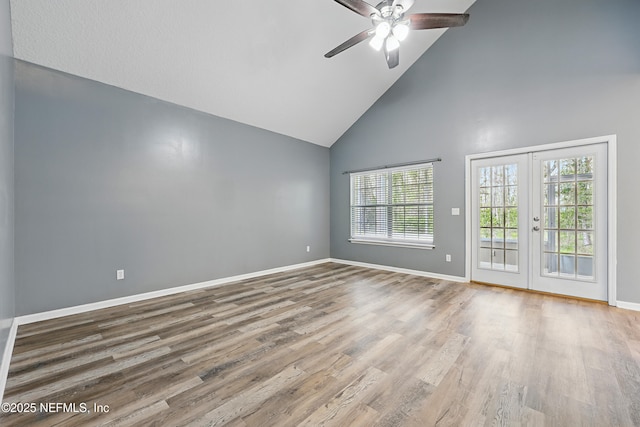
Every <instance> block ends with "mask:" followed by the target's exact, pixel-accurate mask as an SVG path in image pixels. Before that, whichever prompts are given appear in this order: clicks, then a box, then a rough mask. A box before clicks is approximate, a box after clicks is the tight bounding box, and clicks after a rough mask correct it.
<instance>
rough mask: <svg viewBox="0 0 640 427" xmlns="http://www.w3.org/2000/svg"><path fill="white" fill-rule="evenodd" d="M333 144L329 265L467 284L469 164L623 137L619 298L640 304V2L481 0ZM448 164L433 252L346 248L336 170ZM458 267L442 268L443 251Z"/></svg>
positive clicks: (341, 185) (439, 172)
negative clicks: (525, 150) (345, 262)
mask: <svg viewBox="0 0 640 427" xmlns="http://www.w3.org/2000/svg"><path fill="white" fill-rule="evenodd" d="M469 13H470V14H471V18H470V20H469V23H468V24H467V25H466V26H465V27H463V28H457V29H452V30H450V31H448V32H447V33H446V34H445V35H444V36H443V37H442V38H441V39H440V40H438V41H437V42H436V44H435V45H434V46H433V47H432V48H431V49H430V50H429V51H427V53H426V54H425V55H424V56H422V57H421V58H420V59H419V60H418V61H417V62H416V63H415V64H414V65H413V66H412V67H411V68H410V69H409V70H408V71H407V72H406V73H405V75H404V76H403V77H401V79H400V80H399V81H398V82H397V83H396V84H395V85H394V86H393V87H392V88H391V89H390V90H389V91H388V92H387V93H385V94H384V95H383V96H382V97H381V98H380V100H379V101H378V102H377V103H376V104H374V106H373V107H372V108H371V109H370V110H369V111H368V112H367V113H366V114H365V115H364V116H363V117H362V118H361V119H360V120H359V121H358V122H357V123H356V124H355V125H354V126H353V127H352V128H351V129H350V130H349V131H347V133H346V134H345V135H344V136H343V137H342V138H341V139H340V140H339V141H338V142H337V143H336V144H334V145H333V146H332V147H331V256H332V257H335V258H343V259H349V260H355V261H361V262H370V263H379V264H386V265H392V266H397V267H404V268H411V269H416V270H423V271H429V272H435V273H442V274H452V275H457V276H463V275H464V272H465V271H464V265H465V238H464V215H461V216H459V217H454V216H451V214H450V213H451V208H452V207H459V208H461V210H462V212H464V204H465V201H464V156H465V155H467V154H473V153H481V152H487V151H494V150H501V149H507V148H515V147H525V146H532V145H539V144H546V143H553V142H560V141H565V140H573V139H580V138H586V137H594V136H601V135H608V134H617V135H618V170H617V174H618V182H619V186H618V194H619V203H618V229H619V233H618V236H617V241H618V255H619V257H618V267H617V268H618V300H622V301H629V302H635V303H640V285H638V280H637V271H638V270H637V260H638V259H639V258H640V249H639V248H640V245H639V244H638V242H640V228H638V227H637V218H638V217H639V216H640V198H638V197H637V195H638V190H637V185H638V184H637V182H638V175H637V173H638V172H637V170H638V166H637V165H638V159H640V126H638V118H639V117H640V53H639V52H640V50H639V49H640V25H638V22H637V21H638V17H640V2H638V1H637V0H615V1H606V2H604V1H596V0H588V1H572V0H538V1H527V0H515V1H514V0H479V1H478V2H477V3H476V4H475V5H474V6H472V7H471V9H470V10H469ZM432 157H442V158H443V161H442V162H441V163H437V164H436V166H435V169H434V172H435V180H436V184H435V189H434V191H435V195H436V204H437V207H436V212H435V215H436V219H435V233H436V246H437V247H436V249H435V250H432V251H428V250H415V249H398V248H388V247H375V246H364V245H356V244H350V243H348V242H347V238H348V237H349V194H348V189H349V178H348V176H345V175H341V172H343V171H345V170H349V169H358V168H364V167H371V166H377V165H384V164H388V163H398V162H403V161H412V160H420V159H425V158H432ZM447 253H448V254H452V256H453V262H451V263H445V262H444V260H445V254H447Z"/></svg>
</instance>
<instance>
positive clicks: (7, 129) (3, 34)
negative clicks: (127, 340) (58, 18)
mask: <svg viewBox="0 0 640 427" xmlns="http://www.w3.org/2000/svg"><path fill="white" fill-rule="evenodd" d="M12 56H13V47H12V39H11V17H10V13H9V0H0V358H2V355H3V354H4V348H5V345H6V343H7V337H8V335H9V328H10V326H11V321H12V320H13V317H14V314H15V313H14V292H15V281H14V270H13V235H14V222H13V208H14V206H13V205H14V198H13V190H14V187H13V59H12V58H11V57H12Z"/></svg>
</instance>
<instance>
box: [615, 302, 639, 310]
mask: <svg viewBox="0 0 640 427" xmlns="http://www.w3.org/2000/svg"><path fill="white" fill-rule="evenodd" d="M616 306H617V307H618V308H624V309H625V310H633V311H640V304H638V303H637V302H626V301H616Z"/></svg>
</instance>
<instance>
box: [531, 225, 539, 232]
mask: <svg viewBox="0 0 640 427" xmlns="http://www.w3.org/2000/svg"><path fill="white" fill-rule="evenodd" d="M532 230H533V231H540V227H538V226H537V225H536V226H534V227H533V229H532Z"/></svg>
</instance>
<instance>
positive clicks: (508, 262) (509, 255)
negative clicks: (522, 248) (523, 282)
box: [505, 250, 518, 271]
mask: <svg viewBox="0 0 640 427" xmlns="http://www.w3.org/2000/svg"><path fill="white" fill-rule="evenodd" d="M505 270H508V271H518V251H510V250H506V251H505Z"/></svg>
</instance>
